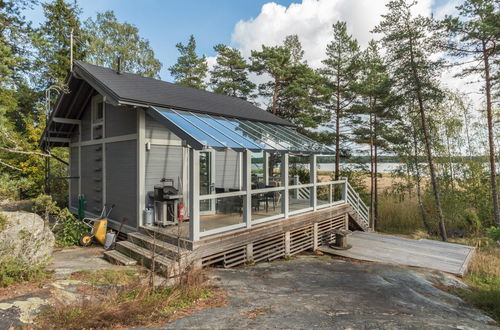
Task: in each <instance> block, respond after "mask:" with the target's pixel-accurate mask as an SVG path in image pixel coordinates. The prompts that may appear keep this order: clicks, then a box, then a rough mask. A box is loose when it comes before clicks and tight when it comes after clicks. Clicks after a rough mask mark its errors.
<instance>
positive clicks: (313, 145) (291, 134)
mask: <svg viewBox="0 0 500 330" xmlns="http://www.w3.org/2000/svg"><path fill="white" fill-rule="evenodd" d="M269 125H271V124H269ZM271 126H273V127H274V129H275V130H276V131H278V132H281V134H283V135H285V136H287V137H288V138H290V139H292V140H293V141H295V142H297V143H299V144H300V145H302V146H307V148H309V149H311V150H314V151H322V150H323V145H322V144H321V143H318V142H316V141H314V140H311V139H309V138H308V137H306V136H305V135H302V134H299V133H297V132H296V131H295V130H293V129H288V130H287V129H284V128H282V127H280V126H279V125H271ZM325 150H326V149H325Z"/></svg>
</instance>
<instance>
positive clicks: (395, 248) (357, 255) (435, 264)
mask: <svg viewBox="0 0 500 330" xmlns="http://www.w3.org/2000/svg"><path fill="white" fill-rule="evenodd" d="M349 243H350V244H352V246H353V247H352V248H351V249H350V250H345V251H340V250H334V249H331V248H329V247H326V246H323V247H320V248H319V250H321V251H323V252H326V253H331V254H335V255H339V256H343V257H348V258H353V259H359V260H367V261H375V262H386V263H395V264H401V265H407V266H415V267H424V268H430V269H436V270H440V271H445V272H449V273H452V274H455V275H459V276H463V275H464V274H465V271H466V269H467V266H468V264H469V262H470V260H471V258H472V255H473V254H474V248H473V247H470V246H465V245H459V244H452V243H445V242H437V241H429V240H411V239H406V238H401V237H395V236H388V235H381V234H375V233H363V232H354V233H353V235H352V236H351V238H350V239H349Z"/></svg>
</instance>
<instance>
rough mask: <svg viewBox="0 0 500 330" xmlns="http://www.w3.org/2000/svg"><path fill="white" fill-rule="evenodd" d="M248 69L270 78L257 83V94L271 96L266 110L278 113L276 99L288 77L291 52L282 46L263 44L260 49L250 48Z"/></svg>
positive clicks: (274, 113) (279, 95)
mask: <svg viewBox="0 0 500 330" xmlns="http://www.w3.org/2000/svg"><path fill="white" fill-rule="evenodd" d="M251 54H252V55H251V56H250V60H251V66H250V70H251V71H253V72H255V73H257V75H263V74H268V75H269V76H270V77H271V80H269V81H268V82H265V83H262V84H260V85H259V94H260V95H261V96H263V97H271V103H270V105H269V107H268V110H269V111H270V112H271V113H272V114H273V115H279V113H278V111H279V108H278V100H279V98H280V97H281V93H282V92H283V89H284V88H285V87H286V85H287V84H288V81H289V78H290V66H291V54H290V52H289V51H288V50H287V49H286V48H285V47H283V46H272V47H268V46H264V45H262V50H261V51H257V50H252V52H251Z"/></svg>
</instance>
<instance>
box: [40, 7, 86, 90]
mask: <svg viewBox="0 0 500 330" xmlns="http://www.w3.org/2000/svg"><path fill="white" fill-rule="evenodd" d="M42 7H43V12H44V16H45V21H44V23H43V24H42V25H41V26H40V28H39V29H38V30H37V33H36V38H34V45H35V47H36V48H37V51H38V57H37V60H36V63H35V64H36V67H37V69H38V70H39V72H40V73H41V74H40V75H39V76H38V77H37V79H36V80H37V81H38V82H39V84H40V87H41V88H47V87H48V86H50V85H53V84H56V85H59V86H61V85H62V84H63V83H64V79H65V77H66V76H67V74H68V72H69V69H70V34H71V31H73V34H74V35H75V36H76V37H77V40H79V42H75V45H74V54H73V58H74V59H75V60H81V59H83V58H84V54H85V34H84V32H83V30H82V27H81V22H80V18H79V16H80V14H81V8H80V7H79V6H78V4H77V3H76V2H73V1H71V2H66V0H54V1H52V2H45V3H43V4H42Z"/></svg>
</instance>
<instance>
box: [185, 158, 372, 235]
mask: <svg viewBox="0 0 500 330" xmlns="http://www.w3.org/2000/svg"><path fill="white" fill-rule="evenodd" d="M243 154H244V157H243V171H242V172H243V175H244V178H243V187H242V190H240V191H231V192H223V193H216V194H215V193H214V194H206V195H200V194H199V177H198V174H199V162H198V159H199V156H198V151H196V150H192V149H191V155H190V164H191V168H190V178H192V180H191V182H190V194H189V199H190V200H189V203H190V218H191V221H190V239H191V240H193V241H196V240H198V239H200V238H201V237H204V236H208V235H213V234H218V233H222V232H227V231H230V230H235V229H240V228H251V227H252V226H254V225H257V224H260V223H263V222H268V221H273V220H277V219H283V218H285V219H286V218H288V217H290V216H292V215H296V214H300V213H305V212H311V211H316V210H319V209H323V208H327V207H332V206H337V205H341V204H345V203H349V204H350V205H351V206H352V208H353V210H354V212H355V213H356V214H357V215H358V218H359V219H358V221H361V222H362V224H363V225H364V226H365V227H366V228H368V227H369V209H368V207H367V206H366V204H365V203H364V202H363V201H362V200H361V198H360V196H359V194H358V193H357V192H356V191H354V189H353V188H352V187H351V185H350V184H349V182H348V181H347V179H346V178H345V179H342V180H337V181H328V182H318V181H317V171H316V155H313V157H311V164H310V169H311V171H310V178H311V183H306V184H301V183H299V182H298V180H296V179H295V180H294V181H293V182H292V185H290V184H289V178H288V154H283V155H282V160H281V163H282V167H281V172H280V174H281V182H282V184H283V185H282V186H278V187H268V188H261V189H251V186H252V184H251V174H250V172H251V170H250V168H251V158H250V157H251V155H250V152H248V151H245V152H244V153H243ZM295 183H298V184H295ZM325 186H326V187H327V190H326V194H325V189H324V188H323V187H325ZM318 192H319V193H320V194H321V196H320V199H318ZM269 193H274V195H272V196H274V197H273V214H272V215H270V216H268V217H261V218H258V219H256V218H255V217H254V219H252V215H253V212H254V210H253V206H254V204H253V202H254V200H253V199H252V198H255V197H257V198H258V196H256V195H261V196H263V195H264V194H269ZM290 196H293V197H291V198H290ZM225 198H238V199H237V200H234V199H232V200H229V203H237V204H236V205H237V206H236V209H238V210H239V211H237V210H236V211H235V208H233V207H230V208H229V209H230V211H228V213H224V214H226V215H230V214H232V216H233V218H234V219H230V216H228V217H226V219H222V218H223V217H219V221H220V222H221V223H223V225H221V226H219V227H216V228H211V229H208V228H207V230H203V229H202V228H200V220H201V217H204V218H203V220H204V221H210V219H211V217H213V219H215V218H216V216H217V215H221V214H216V212H217V210H216V209H215V208H214V207H213V205H217V204H215V203H218V202H220V203H221V204H220V205H224V204H223V203H224V201H223V199H225ZM206 200H211V201H212V202H211V203H214V204H209V205H211V207H212V210H215V212H214V213H212V214H210V213H209V214H208V215H203V214H200V202H201V201H206ZM277 200H278V201H277ZM226 201H227V200H226ZM259 203H260V201H259ZM266 203H267V200H266ZM276 204H279V208H278V207H276ZM291 206H292V209H291ZM212 212H213V211H212ZM266 212H267V209H266ZM238 213H239V214H238ZM236 214H237V215H238V216H236ZM214 216H215V217H214ZM228 218H229V219H228Z"/></svg>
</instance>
